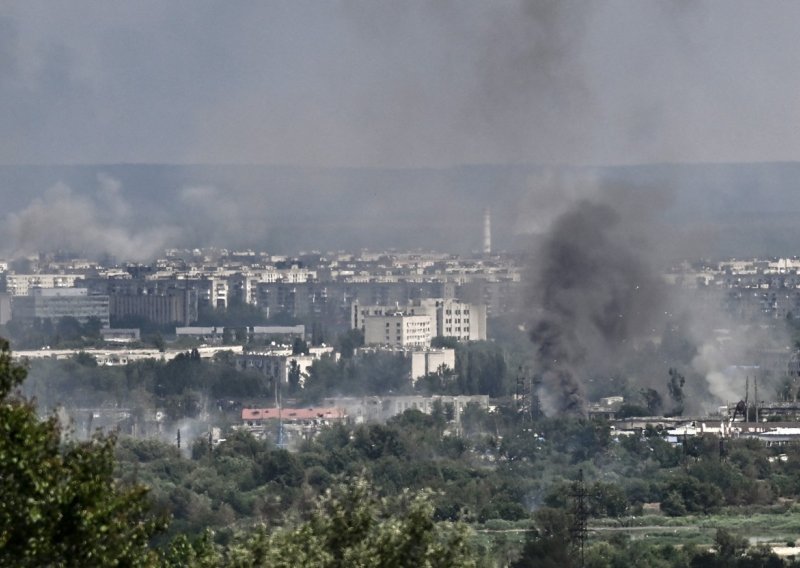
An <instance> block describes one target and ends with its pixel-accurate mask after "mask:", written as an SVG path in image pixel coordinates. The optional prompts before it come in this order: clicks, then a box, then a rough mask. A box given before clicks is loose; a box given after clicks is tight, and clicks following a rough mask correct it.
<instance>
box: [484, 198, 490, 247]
mask: <svg viewBox="0 0 800 568" xmlns="http://www.w3.org/2000/svg"><path fill="white" fill-rule="evenodd" d="M483 254H492V211H491V209H489V208H488V207H487V208H486V209H484V210H483Z"/></svg>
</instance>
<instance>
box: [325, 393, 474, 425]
mask: <svg viewBox="0 0 800 568" xmlns="http://www.w3.org/2000/svg"><path fill="white" fill-rule="evenodd" d="M323 402H324V404H326V405H330V406H335V407H339V408H344V409H345V410H346V412H347V415H348V417H349V418H350V420H351V421H353V422H355V423H363V422H386V421H387V420H389V419H390V418H392V417H394V416H397V415H399V414H402V413H403V412H405V411H406V410H419V411H420V412H422V413H423V414H431V413H432V412H433V410H434V408H435V406H436V404H438V403H441V404H442V405H443V406H444V409H445V411H452V416H453V421H454V422H455V423H456V424H457V425H458V424H460V423H461V414H462V413H463V412H464V409H465V408H466V407H467V405H469V404H475V405H477V406H478V407H480V408H482V409H483V410H488V409H489V395H485V394H477V395H459V396H448V395H434V396H416V395H412V396H367V397H343V398H331V399H326V400H325V401H323Z"/></svg>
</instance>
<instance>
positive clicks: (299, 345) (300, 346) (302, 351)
mask: <svg viewBox="0 0 800 568" xmlns="http://www.w3.org/2000/svg"><path fill="white" fill-rule="evenodd" d="M307 354H308V343H306V342H305V341H303V340H302V339H301V338H299V337H295V338H294V343H293V344H292V355H307Z"/></svg>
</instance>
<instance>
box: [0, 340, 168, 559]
mask: <svg viewBox="0 0 800 568" xmlns="http://www.w3.org/2000/svg"><path fill="white" fill-rule="evenodd" d="M25 377H26V371H25V369H24V368H23V367H21V366H20V365H17V364H15V363H14V362H13V361H12V360H11V351H10V349H9V345H8V342H7V341H5V340H2V339H0V431H1V433H0V565H2V566H151V565H154V564H155V562H156V557H155V555H154V553H153V552H152V551H151V550H150V548H149V544H148V543H149V540H150V537H151V536H152V535H153V534H154V533H155V532H156V531H157V530H158V529H159V528H160V524H161V523H159V522H157V521H156V520H155V519H154V518H152V517H151V516H150V515H149V514H148V506H147V501H146V490H145V488H143V487H141V486H133V487H121V486H119V485H118V484H117V482H116V481H115V480H114V465H115V461H114V442H115V440H114V438H113V437H99V436H98V437H95V438H94V439H93V440H92V441H90V442H83V443H77V442H64V441H63V440H62V436H61V429H60V427H59V425H58V422H57V421H56V419H55V418H49V419H47V420H41V419H40V418H39V417H38V416H37V414H36V409H35V407H34V405H33V404H32V403H31V402H30V401H28V400H25V399H24V398H22V397H21V396H20V395H19V394H18V393H17V392H16V389H17V387H19V386H20V385H21V384H22V382H23V381H24V380H25Z"/></svg>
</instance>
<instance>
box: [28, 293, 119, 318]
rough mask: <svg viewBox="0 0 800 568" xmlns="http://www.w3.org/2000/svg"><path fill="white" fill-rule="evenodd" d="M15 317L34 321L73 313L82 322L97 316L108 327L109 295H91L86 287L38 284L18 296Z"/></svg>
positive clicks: (62, 316) (70, 315)
mask: <svg viewBox="0 0 800 568" xmlns="http://www.w3.org/2000/svg"><path fill="white" fill-rule="evenodd" d="M12 314H13V319H14V320H19V321H22V322H28V323H29V322H33V321H36V320H42V321H44V320H51V321H53V322H57V321H58V320H60V319H61V318H64V317H73V318H75V319H77V320H78V321H79V322H81V323H86V322H88V321H89V320H90V319H91V318H96V319H98V320H99V321H100V322H101V323H102V325H103V327H109V298H108V296H107V295H103V294H97V295H90V294H89V293H88V290H87V289H86V288H37V289H34V290H31V293H30V295H28V296H16V297H14V299H13V303H12Z"/></svg>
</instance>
